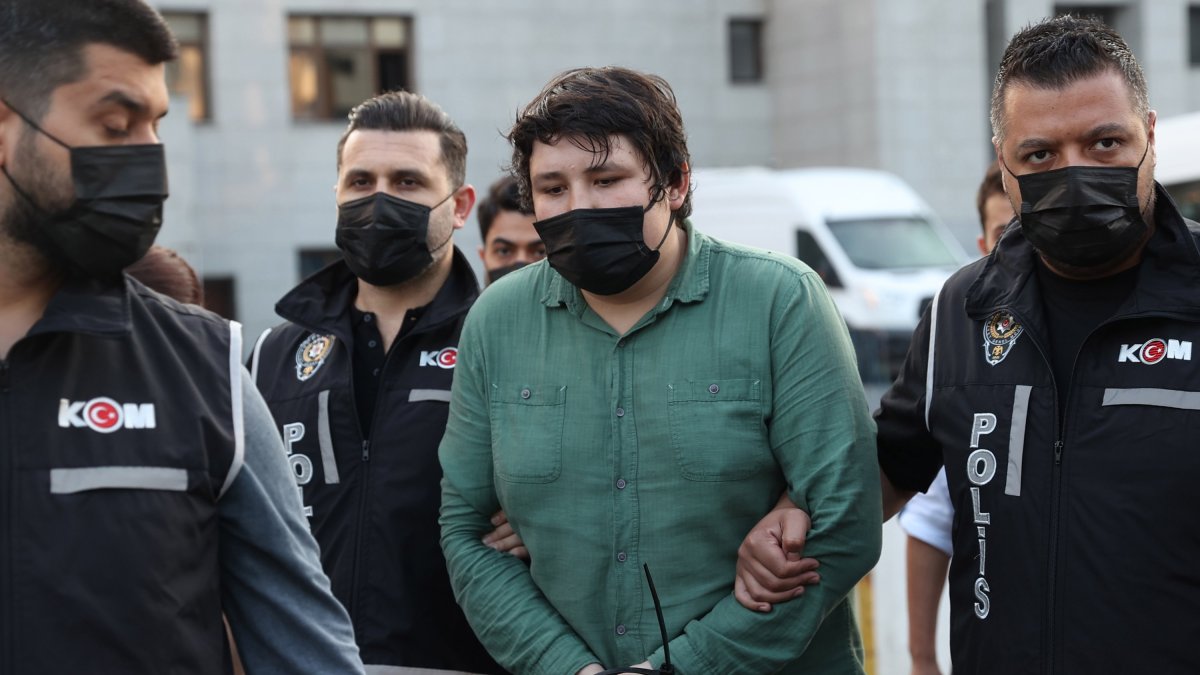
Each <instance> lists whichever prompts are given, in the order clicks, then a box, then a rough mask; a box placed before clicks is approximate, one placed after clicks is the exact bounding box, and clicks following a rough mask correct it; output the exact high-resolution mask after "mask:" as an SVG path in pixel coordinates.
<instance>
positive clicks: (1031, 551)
mask: <svg viewBox="0 0 1200 675" xmlns="http://www.w3.org/2000/svg"><path fill="white" fill-rule="evenodd" d="M1157 195H1158V206H1157V209H1156V212H1155V220H1156V224H1157V230H1156V232H1155V234H1154V236H1153V237H1152V238H1151V240H1150V242H1149V243H1148V245H1147V247H1146V249H1145V254H1144V258H1143V260H1142V262H1141V264H1140V267H1139V269H1138V273H1137V281H1136V287H1135V290H1134V291H1133V292H1132V294H1131V295H1130V297H1129V298H1128V299H1127V300H1126V302H1125V303H1124V305H1123V306H1121V307H1120V308H1119V309H1118V310H1117V312H1116V314H1115V315H1114V316H1113V318H1111V319H1110V320H1108V321H1107V322H1105V323H1103V324H1102V325H1100V326H1099V327H1098V328H1097V329H1096V330H1095V331H1093V332H1092V333H1091V334H1090V335H1089V336H1088V337H1087V339H1086V340H1085V342H1084V343H1083V345H1082V347H1081V348H1080V351H1079V354H1078V356H1077V359H1076V361H1075V364H1074V368H1073V371H1072V374H1071V381H1070V383H1069V388H1068V390H1067V395H1066V398H1065V400H1058V397H1057V394H1056V387H1055V383H1054V378H1053V375H1052V372H1051V367H1050V363H1049V361H1048V359H1047V354H1049V349H1050V348H1049V344H1048V342H1047V335H1046V329H1045V319H1044V317H1043V310H1042V304H1041V299H1040V291H1039V288H1038V283H1037V278H1036V273H1035V270H1034V264H1035V258H1034V256H1035V255H1036V252H1035V251H1034V250H1033V248H1032V246H1031V245H1030V244H1029V243H1028V241H1026V239H1025V238H1024V237H1023V236H1022V234H1021V232H1020V228H1019V227H1016V226H1015V225H1014V226H1012V227H1010V228H1009V231H1008V232H1006V233H1005V235H1004V237H1003V238H1002V239H1001V241H1000V243H999V245H998V247H997V249H996V250H995V251H994V252H993V254H992V255H991V256H990V257H988V258H987V259H984V260H980V261H978V262H976V263H973V264H971V265H968V266H967V267H965V268H964V269H962V270H960V271H959V272H958V273H956V274H955V275H954V276H953V277H951V278H950V280H949V281H947V282H946V285H945V287H944V288H943V289H942V291H941V293H940V294H939V296H938V298H937V300H936V303H935V305H934V306H933V307H932V309H931V312H927V313H926V315H925V317H924V318H923V319H922V321H921V323H920V325H919V326H918V328H917V332H916V334H915V336H914V340H913V347H912V350H911V352H910V353H909V357H908V361H907V363H906V364H905V367H904V371H903V373H902V375H901V377H900V379H898V380H897V382H896V383H895V384H894V385H893V387H892V389H891V390H890V391H889V392H888V394H886V395H885V397H884V399H883V402H882V408H881V410H880V411H879V413H878V414H877V422H878V425H879V460H880V466H881V467H882V469H883V471H884V472H885V473H886V474H887V476H888V477H889V478H890V479H891V481H892V483H893V484H894V485H896V486H897V487H898V488H900V489H905V490H924V489H925V488H926V487H927V486H928V485H929V483H930V482H931V480H932V479H933V477H934V474H935V473H936V472H937V470H938V467H939V466H940V465H941V464H942V462H943V460H944V462H945V466H946V476H947V479H948V484H949V488H950V496H951V499H952V501H953V502H954V508H955V516H954V557H953V561H952V563H951V570H950V604H951V651H952V653H953V660H954V670H955V672H964V673H997V674H1004V675H1009V674H1011V673H1045V674H1050V673H1054V674H1074V673H1080V674H1082V673H1088V674H1094V673H1196V672H1200V650H1197V648H1196V644H1195V642H1194V640H1195V638H1196V636H1197V634H1198V633H1197V619H1196V617H1197V616H1200V566H1197V564H1196V561H1197V560H1200V527H1197V525H1196V522H1197V516H1198V515H1200V508H1198V507H1197V500H1196V486H1197V485H1200V445H1198V444H1197V439H1198V438H1200V350H1198V349H1197V348H1196V347H1197V346H1200V249H1198V247H1197V241H1198V238H1200V235H1198V234H1197V231H1196V229H1195V228H1197V227H1200V226H1197V225H1196V224H1195V223H1191V222H1190V221H1185V220H1184V219H1183V217H1182V216H1181V215H1180V214H1179V211H1178V209H1177V208H1176V207H1175V205H1174V203H1173V202H1172V201H1171V199H1170V197H1169V196H1168V195H1167V194H1166V192H1165V191H1164V190H1162V189H1161V187H1159V188H1157ZM930 364H932V367H930ZM1060 410H1062V411H1063V412H1064V413H1065V417H1064V419H1065V423H1064V424H1063V425H1062V426H1060V425H1059V422H1058V420H1059V415H1058V412H1059V411H1060Z"/></svg>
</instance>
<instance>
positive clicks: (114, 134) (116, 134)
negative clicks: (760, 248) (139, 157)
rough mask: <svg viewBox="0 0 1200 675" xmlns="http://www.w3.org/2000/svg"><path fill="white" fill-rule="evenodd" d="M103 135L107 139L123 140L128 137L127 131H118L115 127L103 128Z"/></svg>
mask: <svg viewBox="0 0 1200 675" xmlns="http://www.w3.org/2000/svg"><path fill="white" fill-rule="evenodd" d="M104 135H105V136H108V137H109V138H125V137H126V136H128V135H129V129H118V128H116V127H108V126H106V127H104Z"/></svg>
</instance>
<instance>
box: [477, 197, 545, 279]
mask: <svg viewBox="0 0 1200 675" xmlns="http://www.w3.org/2000/svg"><path fill="white" fill-rule="evenodd" d="M475 217H476V218H477V219H478V220H479V236H480V238H481V240H482V241H483V245H482V246H480V247H479V259H480V260H482V261H483V268H484V271H485V273H486V281H487V283H489V284H490V283H492V282H494V281H496V280H497V279H499V278H500V277H502V276H504V275H506V274H508V273H509V272H515V271H517V270H519V269H521V268H522V267H524V266H526V265H528V264H530V263H535V262H537V261H539V260H541V259H542V258H545V257H546V245H545V244H543V243H542V238H541V237H539V236H538V233H537V230H536V229H534V227H533V212H532V211H529V210H528V209H526V208H525V207H523V206H522V205H521V192H520V190H519V189H518V187H517V181H516V179H514V178H513V177H511V176H505V177H503V178H501V179H499V180H497V181H496V182H495V183H492V186H491V187H490V188H488V193H487V195H486V196H485V197H484V198H483V199H481V200H479V205H478V206H477V207H476V208H475Z"/></svg>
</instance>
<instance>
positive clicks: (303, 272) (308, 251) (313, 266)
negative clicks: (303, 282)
mask: <svg viewBox="0 0 1200 675" xmlns="http://www.w3.org/2000/svg"><path fill="white" fill-rule="evenodd" d="M341 259H342V252H341V251H339V250H338V249H336V248H305V249H300V261H299V262H300V278H301V279H307V278H308V277H310V276H312V275H313V274H315V273H316V272H318V271H320V270H321V268H323V267H325V266H326V265H328V264H330V263H333V262H337V261H338V260H341Z"/></svg>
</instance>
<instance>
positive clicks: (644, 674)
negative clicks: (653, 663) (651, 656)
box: [599, 563, 675, 675]
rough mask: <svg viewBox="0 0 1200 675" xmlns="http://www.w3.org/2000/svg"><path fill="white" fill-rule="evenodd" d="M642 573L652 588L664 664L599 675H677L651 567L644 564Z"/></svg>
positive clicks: (611, 670)
mask: <svg viewBox="0 0 1200 675" xmlns="http://www.w3.org/2000/svg"><path fill="white" fill-rule="evenodd" d="M642 571H644V572H645V573H646V584H647V585H648V586H650V597H651V598H653V599H654V614H655V616H657V617H658V631H659V633H660V634H662V645H663V664H662V665H661V666H659V667H658V668H635V667H633V666H629V667H628V668H611V669H609V670H606V671H604V672H602V673H600V674H599V675H626V674H627V673H636V675H675V666H672V665H671V647H670V646H669V645H668V644H667V622H666V621H664V620H663V613H662V605H661V604H659V602H658V591H656V590H654V579H653V578H652V577H651V576H650V566H649V565H647V564H645V563H642Z"/></svg>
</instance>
